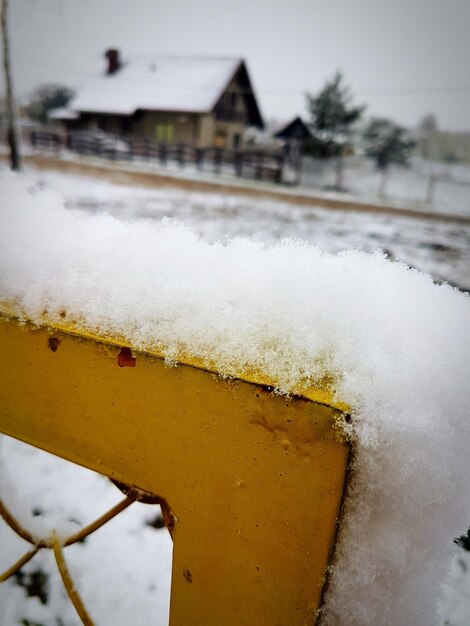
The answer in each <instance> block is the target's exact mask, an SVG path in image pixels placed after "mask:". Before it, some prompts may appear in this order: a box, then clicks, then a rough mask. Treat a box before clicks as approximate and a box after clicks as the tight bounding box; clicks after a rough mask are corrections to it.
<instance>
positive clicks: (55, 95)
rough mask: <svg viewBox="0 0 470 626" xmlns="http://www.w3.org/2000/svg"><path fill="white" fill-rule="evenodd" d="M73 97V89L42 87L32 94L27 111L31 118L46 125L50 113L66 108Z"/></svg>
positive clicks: (60, 86)
mask: <svg viewBox="0 0 470 626" xmlns="http://www.w3.org/2000/svg"><path fill="white" fill-rule="evenodd" d="M73 96H74V92H73V91H72V89H69V88H68V87H65V86H64V85H54V84H51V85H41V86H40V87H38V88H37V89H35V90H34V91H33V93H32V94H31V96H30V99H29V104H28V106H27V107H26V111H27V113H28V115H29V117H31V118H32V119H34V120H37V121H38V122H41V123H42V124H44V123H45V122H47V121H48V113H49V111H52V110H53V109H58V108H59V107H64V106H66V105H67V104H68V103H69V102H70V100H71V99H72V98H73Z"/></svg>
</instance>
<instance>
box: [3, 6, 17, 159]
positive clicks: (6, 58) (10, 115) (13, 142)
mask: <svg viewBox="0 0 470 626" xmlns="http://www.w3.org/2000/svg"><path fill="white" fill-rule="evenodd" d="M7 12H8V0H2V13H1V22H2V39H3V68H4V70H5V86H6V105H7V120H8V143H9V146H10V165H11V169H12V170H19V169H20V167H21V161H20V152H19V150H18V141H17V134H16V126H15V109H14V105H13V87H12V81H11V68H10V46H9V44H8V32H7Z"/></svg>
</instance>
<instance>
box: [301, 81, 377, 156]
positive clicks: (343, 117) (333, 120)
mask: <svg viewBox="0 0 470 626" xmlns="http://www.w3.org/2000/svg"><path fill="white" fill-rule="evenodd" d="M307 107H308V110H309V112H310V117H311V124H310V129H311V132H312V135H313V140H312V143H311V145H310V146H309V148H310V149H309V151H310V153H311V154H313V155H314V156H319V157H331V156H341V155H342V153H343V151H344V148H345V147H346V146H347V145H348V143H349V142H350V134H351V127H352V125H353V124H354V122H356V121H357V120H358V119H359V118H360V117H361V115H362V113H363V111H364V109H365V107H364V106H353V105H352V96H351V92H350V90H349V88H348V87H346V86H345V85H344V84H343V76H342V74H341V72H337V73H336V74H335V75H334V76H333V78H332V79H331V80H329V81H327V83H326V85H325V86H324V87H323V89H322V90H321V91H320V92H319V93H317V94H316V95H314V96H312V95H309V94H307Z"/></svg>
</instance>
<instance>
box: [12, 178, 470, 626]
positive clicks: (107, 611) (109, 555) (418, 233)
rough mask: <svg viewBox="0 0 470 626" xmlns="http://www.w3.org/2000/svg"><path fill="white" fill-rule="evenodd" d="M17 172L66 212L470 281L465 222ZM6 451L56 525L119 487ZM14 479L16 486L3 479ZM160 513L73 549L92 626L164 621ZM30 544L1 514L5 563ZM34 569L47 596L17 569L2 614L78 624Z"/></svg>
mask: <svg viewBox="0 0 470 626" xmlns="http://www.w3.org/2000/svg"><path fill="white" fill-rule="evenodd" d="M22 176H23V178H24V179H25V180H26V181H27V186H28V187H29V189H30V190H32V191H33V192H35V191H38V190H41V189H42V190H44V189H45V190H51V191H54V190H55V191H58V192H59V193H60V194H61V195H62V196H63V197H64V198H65V200H66V205H67V207H68V208H69V209H70V210H71V211H78V212H80V213H82V214H83V213H84V212H86V213H109V214H111V215H113V216H115V217H117V218H119V219H121V220H125V221H128V222H140V221H142V220H160V219H161V218H162V217H170V218H174V219H177V220H178V221H181V222H183V223H185V224H188V225H190V226H192V227H193V228H194V229H195V230H196V231H197V232H198V233H200V234H201V235H202V237H203V238H204V239H205V240H207V241H210V242H213V241H216V240H221V239H222V240H223V239H225V237H226V236H227V235H231V236H232V237H233V236H244V237H247V236H248V237H254V238H256V239H258V240H260V241H269V242H273V241H278V240H280V239H283V238H296V239H299V238H300V239H302V240H305V241H308V242H310V243H312V244H314V245H316V246H318V247H319V248H321V249H322V250H324V251H326V252H337V251H340V250H342V249H349V248H361V249H363V250H364V251H368V252H369V251H373V250H375V249H377V248H380V249H381V250H383V251H384V252H386V253H387V254H388V255H389V256H390V257H391V258H394V259H398V260H400V261H403V262H404V263H406V264H408V265H410V266H413V267H416V268H418V269H421V270H424V271H427V272H429V273H430V274H431V275H432V276H433V278H434V279H435V280H436V281H448V282H450V283H451V284H453V285H456V286H458V287H459V288H460V289H462V290H468V289H470V225H468V226H466V225H462V224H454V223H452V222H444V221H442V222H441V221H436V220H432V221H431V220H424V219H419V220H418V219H410V218H404V217H400V216H397V217H393V216H385V215H380V214H360V213H353V212H350V211H329V210H326V209H321V208H318V209H317V208H307V207H299V206H295V205H292V204H287V203H284V202H278V201H273V200H269V201H268V200H263V201H260V200H258V199H253V198H249V197H243V196H236V195H226V194H222V193H213V194H209V193H196V192H193V191H191V192H188V191H184V190H181V189H177V188H174V189H165V188H155V189H149V188H138V187H130V186H124V185H117V184H116V185H115V184H111V183H108V182H100V181H97V180H96V179H91V178H84V177H78V176H72V175H67V176H65V175H62V174H55V173H49V172H35V171H32V170H29V171H27V172H26V173H25V174H22ZM0 452H1V458H2V463H3V466H2V467H1V468H0V469H1V473H0V478H1V481H2V483H1V491H2V494H5V500H6V501H8V503H9V504H10V505H11V507H12V509H15V507H16V506H18V507H19V508H20V509H21V507H20V505H17V504H15V501H16V500H17V499H20V500H21V501H22V502H23V503H27V507H28V510H27V511H23V512H22V516H23V517H25V516H26V517H28V515H29V517H30V521H31V524H34V523H37V522H38V520H43V521H44V523H45V525H47V526H54V524H55V521H54V520H56V519H61V520H69V521H70V520H73V521H74V522H78V523H80V524H85V523H88V522H89V521H91V520H92V519H94V518H95V517H97V516H98V515H99V514H101V513H102V512H103V511H105V510H106V509H107V508H109V507H110V506H112V505H113V504H114V503H115V502H117V501H118V500H119V499H120V498H121V495H120V493H119V492H117V490H116V488H115V487H114V486H113V485H111V484H110V483H109V482H108V481H107V480H106V479H105V478H103V477H101V476H98V475H95V474H93V473H92V472H89V471H87V470H84V469H83V468H78V467H75V466H73V465H71V464H68V463H66V462H64V461H61V460H59V459H56V458H54V457H51V456H50V455H48V454H46V453H44V452H40V451H38V450H35V449H33V448H30V447H29V446H26V445H24V444H20V443H18V442H15V441H13V440H11V439H8V438H3V441H2V448H1V451H0ZM12 482H14V484H15V486H16V487H17V492H16V494H15V493H12V492H11V489H10V488H9V487H8V485H11V483H12ZM155 516H156V510H155V507H151V506H148V505H141V504H134V505H132V507H131V508H130V509H128V510H127V511H125V512H124V513H123V514H121V515H120V516H119V517H118V518H116V519H115V520H113V521H112V522H111V523H110V524H109V525H108V526H106V527H104V528H103V529H101V530H100V531H98V532H97V533H96V534H95V535H93V536H92V537H90V538H89V539H88V540H87V541H86V542H85V543H83V544H78V545H75V546H72V547H71V548H68V549H67V551H66V556H67V557H68V560H69V563H70V567H71V569H72V572H73V573H74V576H75V579H76V582H77V585H78V587H79V589H80V591H81V592H82V595H83V598H84V600H85V603H86V605H87V607H88V608H89V610H90V613H91V614H92V615H93V617H94V618H95V619H96V623H97V626H111V625H112V626H114V625H117V626H119V625H121V624H122V625H123V626H124V625H125V624H129V623H133V624H135V625H136V626H140V625H142V626H144V625H146V624H162V625H163V624H165V623H166V621H167V615H168V594H169V571H170V564H171V542H170V539H169V537H168V533H167V531H166V530H165V529H163V530H161V529H160V530H158V529H155V528H153V527H152V526H150V525H149V524H148V522H149V521H151V520H152V519H154V518H155ZM469 522H470V520H469ZM24 549H25V545H24V543H23V541H22V540H20V539H17V538H16V537H15V536H14V535H13V534H12V532H11V531H9V530H8V529H7V528H6V527H5V526H4V525H3V524H1V525H0V571H3V570H4V569H6V568H7V567H8V566H10V565H11V564H12V562H13V561H14V560H15V559H17V558H18V557H19V556H20V555H21V554H22V551H23V550H24ZM453 550H454V552H455V555H456V558H455V560H454V564H453V569H452V572H451V575H450V578H449V581H448V583H447V586H446V588H445V590H444V594H443V597H442V600H441V609H440V611H441V619H442V623H443V624H446V625H449V626H469V624H470V575H469V568H470V553H467V552H465V551H463V550H462V549H461V548H458V547H457V546H455V547H454V548H453ZM38 571H42V572H43V573H44V574H45V575H46V580H47V583H45V585H44V586H43V587H42V591H43V592H45V591H46V589H47V593H48V598H47V602H46V603H42V602H41V599H40V598H39V597H38V595H35V596H34V595H33V596H32V597H27V594H26V591H25V587H24V586H20V585H19V584H18V583H19V582H20V581H19V580H17V579H13V580H10V581H9V582H8V583H6V584H3V585H0V625H1V626H16V625H17V624H25V625H28V624H29V625H30V626H33V625H34V626H36V625H38V624H40V625H41V626H75V625H77V624H78V623H79V622H78V620H77V618H76V617H75V613H74V610H73V608H71V607H70V605H69V601H68V599H67V598H66V597H65V594H64V592H63V590H62V587H61V583H60V579H59V577H58V574H57V573H56V568H55V565H54V563H53V558H52V556H51V555H50V554H47V553H45V552H44V553H40V554H39V555H36V557H35V558H34V559H33V561H32V562H31V563H30V564H29V565H28V566H26V567H25V568H24V572H25V573H28V572H29V573H30V574H32V573H33V572H38ZM37 578H38V576H37V575H36V580H37ZM22 582H23V584H27V582H28V581H27V580H26V579H23V581H22ZM36 587H38V585H36ZM39 587H40V585H39ZM36 591H37V592H38V589H37V588H36ZM38 593H39V592H38ZM39 595H40V594H39ZM43 599H44V597H43ZM136 607H138V613H136ZM341 626H343V623H342V624H341ZM344 626H347V624H346V623H344ZM388 626H405V624H401V623H400V624H391V623H390V624H389V625H388Z"/></svg>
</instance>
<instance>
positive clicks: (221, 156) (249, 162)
mask: <svg viewBox="0 0 470 626" xmlns="http://www.w3.org/2000/svg"><path fill="white" fill-rule="evenodd" d="M30 142H31V145H32V147H33V148H35V149H41V150H48V151H55V152H59V151H60V150H62V149H64V148H67V149H68V150H70V151H71V152H75V153H77V154H83V155H88V156H94V157H100V158H105V159H112V160H121V161H141V162H157V163H160V164H162V165H169V164H176V165H177V166H179V167H180V168H184V167H186V166H192V167H194V168H195V169H196V170H198V171H206V172H207V171H209V172H214V173H216V174H220V173H225V174H232V175H233V174H234V175H236V176H241V177H244V178H251V179H255V180H262V181H269V182H274V183H281V182H282V181H283V176H282V174H283V166H284V157H283V156H282V155H277V154H274V155H273V154H269V153H266V152H261V151H251V150H226V149H224V148H215V147H207V148H196V147H194V146H190V145H186V144H165V143H159V142H157V141H154V140H152V139H147V138H146V137H134V136H128V137H120V136H116V135H108V134H105V133H102V132H101V131H71V132H69V133H67V134H66V133H60V132H55V131H47V130H33V131H31V132H30Z"/></svg>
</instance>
